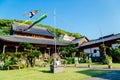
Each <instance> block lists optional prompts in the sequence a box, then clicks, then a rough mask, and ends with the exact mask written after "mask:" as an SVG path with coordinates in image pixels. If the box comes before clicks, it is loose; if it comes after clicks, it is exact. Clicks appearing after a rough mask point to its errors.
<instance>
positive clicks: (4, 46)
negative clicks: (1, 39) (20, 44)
mask: <svg viewBox="0 0 120 80" xmlns="http://www.w3.org/2000/svg"><path fill="white" fill-rule="evenodd" d="M6 47H7V45H3V52H2V53H5V48H6Z"/></svg>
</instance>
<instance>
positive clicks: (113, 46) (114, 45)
mask: <svg viewBox="0 0 120 80" xmlns="http://www.w3.org/2000/svg"><path fill="white" fill-rule="evenodd" d="M116 46H120V44H117V43H116V44H112V48H113V49H115V47H116Z"/></svg>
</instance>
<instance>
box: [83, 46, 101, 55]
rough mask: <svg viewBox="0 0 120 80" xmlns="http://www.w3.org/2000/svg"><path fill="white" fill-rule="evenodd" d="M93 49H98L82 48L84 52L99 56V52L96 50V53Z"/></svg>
mask: <svg viewBox="0 0 120 80" xmlns="http://www.w3.org/2000/svg"><path fill="white" fill-rule="evenodd" d="M94 50H99V47H94V48H88V49H84V52H85V53H92V57H100V52H99V51H96V53H94Z"/></svg>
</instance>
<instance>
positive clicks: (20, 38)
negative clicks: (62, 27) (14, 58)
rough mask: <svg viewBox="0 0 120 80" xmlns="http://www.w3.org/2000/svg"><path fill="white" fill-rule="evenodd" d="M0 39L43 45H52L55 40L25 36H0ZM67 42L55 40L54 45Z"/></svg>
mask: <svg viewBox="0 0 120 80" xmlns="http://www.w3.org/2000/svg"><path fill="white" fill-rule="evenodd" d="M0 40H3V41H8V42H28V43H32V44H45V45H54V44H55V41H54V40H53V39H47V40H46V39H37V38H30V37H25V36H17V35H12V36H6V37H5V36H0ZM68 44H69V42H58V41H56V45H68Z"/></svg>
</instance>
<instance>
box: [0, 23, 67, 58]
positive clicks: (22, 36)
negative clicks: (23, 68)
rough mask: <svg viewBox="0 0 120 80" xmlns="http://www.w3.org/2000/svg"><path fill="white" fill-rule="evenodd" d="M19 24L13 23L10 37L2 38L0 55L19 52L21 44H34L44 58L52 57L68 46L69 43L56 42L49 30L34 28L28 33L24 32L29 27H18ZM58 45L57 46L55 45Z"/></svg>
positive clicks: (0, 39)
mask: <svg viewBox="0 0 120 80" xmlns="http://www.w3.org/2000/svg"><path fill="white" fill-rule="evenodd" d="M18 24H19V23H17V22H13V23H12V26H11V31H10V35H9V36H0V53H6V52H19V51H20V46H19V44H20V43H21V42H28V43H30V44H32V45H33V46H34V47H36V48H37V50H40V51H41V52H42V54H43V57H48V56H51V55H52V54H53V53H55V46H56V53H57V54H58V53H59V50H58V48H59V47H61V46H66V45H68V44H69V42H59V41H55V40H54V35H53V34H52V33H50V32H49V30H48V29H46V28H42V27H38V26H33V27H32V28H30V29H29V30H27V31H24V30H25V29H26V28H27V27H28V26H29V25H27V24H25V25H23V26H18ZM55 44H56V45H55Z"/></svg>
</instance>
